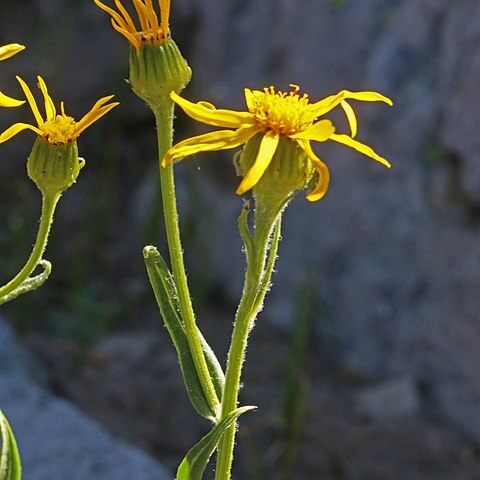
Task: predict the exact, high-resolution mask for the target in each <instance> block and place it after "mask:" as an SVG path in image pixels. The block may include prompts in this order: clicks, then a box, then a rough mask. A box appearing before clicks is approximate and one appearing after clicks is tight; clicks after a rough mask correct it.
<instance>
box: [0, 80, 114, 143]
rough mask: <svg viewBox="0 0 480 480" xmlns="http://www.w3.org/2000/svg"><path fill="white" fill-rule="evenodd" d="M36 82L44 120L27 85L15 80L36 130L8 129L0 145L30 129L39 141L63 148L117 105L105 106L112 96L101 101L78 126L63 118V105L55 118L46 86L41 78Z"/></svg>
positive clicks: (25, 126) (18, 125)
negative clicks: (34, 121) (23, 95)
mask: <svg viewBox="0 0 480 480" xmlns="http://www.w3.org/2000/svg"><path fill="white" fill-rule="evenodd" d="M37 78H38V87H39V88H40V90H41V91H42V94H43V97H44V101H45V119H44V118H43V117H42V115H41V113H40V110H39V109H38V106H37V103H36V101H35V98H34V97H33V94H32V92H31V91H30V89H29V88H28V85H27V84H26V83H25V82H24V81H23V80H22V79H21V78H20V77H18V76H17V80H18V81H19V83H20V85H21V87H22V89H23V91H24V93H25V96H26V97H27V100H28V103H29V104H30V107H31V109H32V112H33V115H34V117H35V120H36V121H37V126H35V125H30V124H27V123H16V124H15V125H12V126H11V127H10V128H7V130H5V131H4V132H3V133H2V134H1V135H0V143H3V142H6V141H7V140H10V138H12V137H13V136H15V135H17V133H20V132H21V131H23V130H26V129H29V130H33V131H34V132H35V133H37V134H38V135H39V136H40V137H41V138H43V139H45V140H47V141H48V142H49V143H50V144H52V145H65V144H68V143H72V142H74V141H75V140H76V139H77V138H78V136H79V135H80V134H81V133H82V132H83V131H84V130H85V129H87V128H88V127H89V126H90V125H92V123H94V122H96V121H97V120H98V119H99V118H101V117H103V116H104V115H105V114H106V113H108V112H109V111H110V110H111V109H112V108H114V107H116V106H117V105H119V103H118V102H113V103H107V102H109V101H110V100H111V99H112V98H113V95H109V96H108V97H103V98H101V99H100V100H99V101H98V102H97V103H96V104H95V105H94V106H93V107H92V109H91V110H90V111H89V112H88V113H87V114H86V115H85V116H84V117H83V118H82V119H81V120H80V121H78V122H76V121H75V120H74V119H73V118H72V117H70V116H68V115H66V114H65V107H64V104H63V102H61V104H60V112H61V113H60V114H57V110H56V108H55V104H54V103H53V100H52V98H51V97H50V95H49V94H48V90H47V86H46V84H45V82H44V80H43V78H42V77H40V76H39V77H37Z"/></svg>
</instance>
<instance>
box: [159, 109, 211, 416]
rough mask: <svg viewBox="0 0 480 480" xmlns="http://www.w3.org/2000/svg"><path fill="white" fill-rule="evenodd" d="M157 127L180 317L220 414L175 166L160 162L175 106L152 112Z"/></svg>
mask: <svg viewBox="0 0 480 480" xmlns="http://www.w3.org/2000/svg"><path fill="white" fill-rule="evenodd" d="M153 113H154V115H155V120H156V124H157V136H158V155H159V161H160V184H161V187H162V201H163V214H164V218H165V229H166V232H167V240H168V249H169V253H170V262H171V265H172V270H173V276H174V280H175V285H176V287H177V292H178V302H179V306H180V313H181V314H182V320H183V323H184V326H185V333H186V335H187V339H188V345H189V347H190V350H191V352H192V357H193V361H194V363H195V369H196V371H197V374H198V376H199V379H200V382H201V384H202V388H203V391H204V393H205V396H206V398H207V400H208V402H209V404H210V405H211V406H212V408H213V410H214V411H218V410H219V405H220V402H219V399H218V396H217V394H216V392H215V387H214V385H213V381H212V379H211V377H210V373H209V370H208V366H207V362H206V360H205V356H204V354H203V349H202V344H201V340H200V336H199V334H198V328H197V325H196V322H195V314H194V312H193V306H192V300H191V298H190V292H189V289H188V282H187V275H186V273H185V265H184V262H183V250H182V244H181V240H180V228H179V225H178V212H177V201H176V197H175V182H174V176H173V165H171V164H170V165H168V166H167V167H165V168H164V167H162V166H161V162H162V159H163V156H164V155H165V152H166V151H167V150H168V149H169V148H170V147H171V146H172V133H173V102H171V101H165V103H162V104H160V105H158V106H157V107H155V108H153Z"/></svg>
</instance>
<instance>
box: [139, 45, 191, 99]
mask: <svg viewBox="0 0 480 480" xmlns="http://www.w3.org/2000/svg"><path fill="white" fill-rule="evenodd" d="M191 76H192V71H191V69H190V67H189V66H188V64H187V61H186V60H185V59H184V58H183V56H182V54H181V53H180V50H179V48H178V46H177V44H176V43H175V42H174V41H173V40H172V39H166V41H165V43H158V44H149V43H144V44H142V45H141V47H140V48H139V49H137V48H135V47H134V46H131V47H130V85H131V86H132V89H133V91H134V92H135V93H136V95H138V96H139V97H140V98H141V99H142V100H144V101H145V102H147V104H148V105H149V106H150V107H154V106H157V105H158V104H159V103H161V102H164V101H165V100H169V94H170V92H172V91H174V92H176V93H179V92H181V91H182V90H183V89H184V88H185V86H186V85H187V84H188V82H189V81H190V78H191Z"/></svg>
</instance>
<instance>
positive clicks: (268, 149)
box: [237, 134, 280, 195]
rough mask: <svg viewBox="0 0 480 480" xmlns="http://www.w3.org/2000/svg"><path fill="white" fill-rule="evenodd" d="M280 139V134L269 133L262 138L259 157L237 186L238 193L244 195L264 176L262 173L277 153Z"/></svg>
mask: <svg viewBox="0 0 480 480" xmlns="http://www.w3.org/2000/svg"><path fill="white" fill-rule="evenodd" d="M279 141H280V136H279V135H268V134H267V135H265V136H264V137H263V138H262V141H261V143H260V147H259V149H258V153H257V158H256V160H255V162H254V164H253V165H252V166H251V168H250V170H249V171H248V172H247V174H246V175H245V177H244V178H243V180H242V182H241V183H240V185H239V186H238V188H237V194H238V195H242V194H243V193H245V192H247V191H248V190H250V189H251V188H253V187H254V186H255V185H256V184H257V183H258V181H259V180H260V178H262V175H263V174H264V173H265V170H266V169H267V168H268V166H269V165H270V162H271V161H272V158H273V155H275V152H276V150H277V147H278V142H279Z"/></svg>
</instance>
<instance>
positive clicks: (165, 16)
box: [158, 0, 170, 35]
mask: <svg viewBox="0 0 480 480" xmlns="http://www.w3.org/2000/svg"><path fill="white" fill-rule="evenodd" d="M158 4H159V6H160V22H161V27H162V30H163V32H164V33H165V35H166V34H167V33H168V28H169V25H168V22H169V19H170V0H158Z"/></svg>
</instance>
